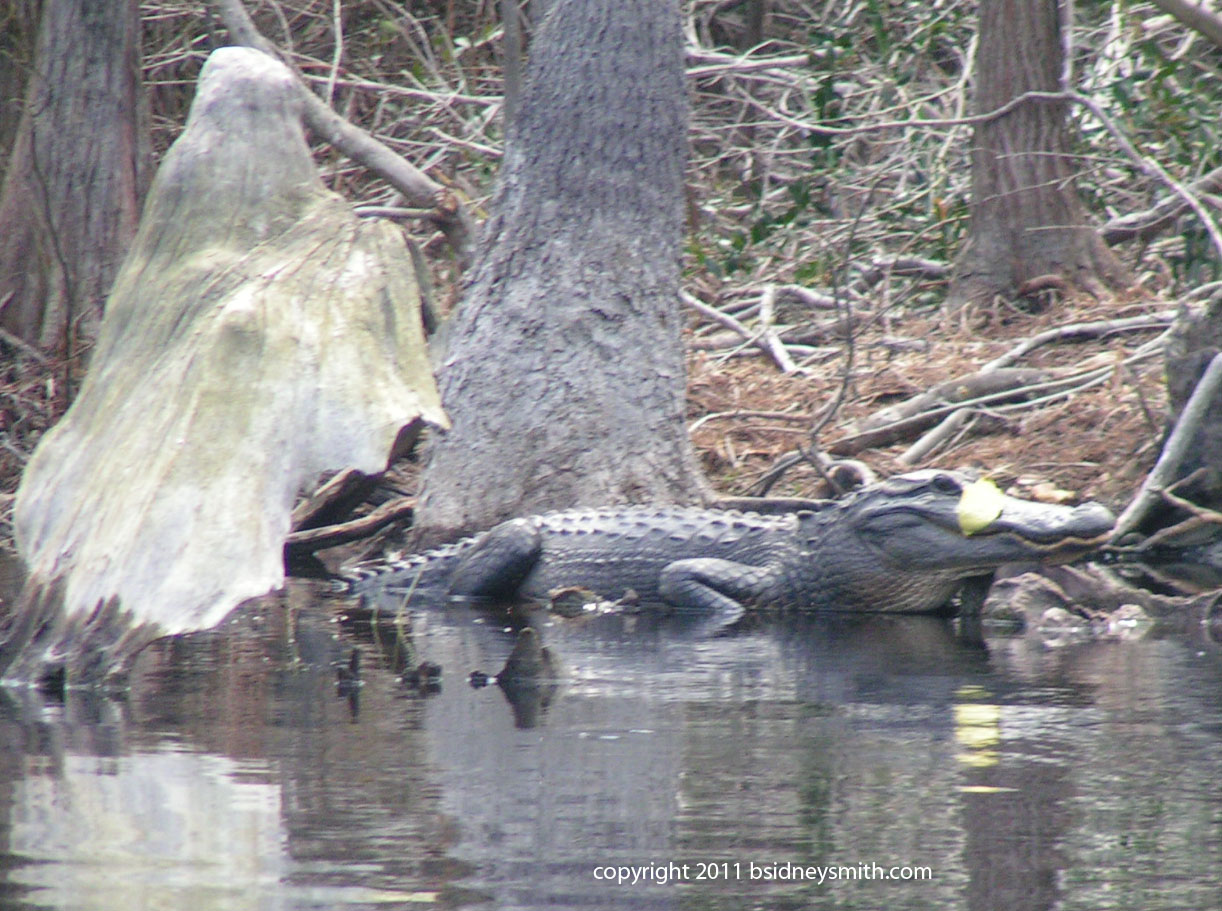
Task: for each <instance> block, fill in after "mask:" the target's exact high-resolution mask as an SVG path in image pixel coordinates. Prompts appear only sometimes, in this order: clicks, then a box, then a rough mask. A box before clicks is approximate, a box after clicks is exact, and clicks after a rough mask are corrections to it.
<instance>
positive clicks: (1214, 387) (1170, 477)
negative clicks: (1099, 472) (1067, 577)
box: [1112, 354, 1222, 541]
mask: <svg viewBox="0 0 1222 911" xmlns="http://www.w3.org/2000/svg"><path fill="white" fill-rule="evenodd" d="M1220 389H1222V354H1215V355H1214V356H1213V360H1211V361H1210V362H1209V367H1207V368H1206V370H1205V374H1204V375H1203V376H1202V377H1201V379H1200V381H1199V382H1198V383H1197V386H1196V389H1194V390H1193V392H1192V396H1191V397H1190V398H1189V399H1188V404H1187V405H1185V406H1184V410H1183V412H1182V413H1181V414H1180V419H1179V420H1178V421H1177V422H1176V424H1175V429H1174V430H1173V431H1172V432H1171V436H1169V437H1168V438H1167V442H1166V444H1165V445H1164V446H1163V451H1162V454H1161V455H1160V456H1159V457H1158V461H1157V462H1156V463H1155V465H1154V469H1153V470H1152V471H1151V472H1150V473H1149V474H1148V475H1146V479H1145V481H1144V482H1142V485H1141V489H1140V490H1139V491H1138V492H1137V496H1136V497H1134V498H1133V501H1132V502H1131V503H1130V504H1129V505H1128V507H1127V508H1126V509H1125V511H1124V512H1122V513H1121V514H1120V518H1119V519H1117V520H1116V529H1115V531H1113V532H1112V540H1113V541H1119V540H1120V539H1121V538H1123V537H1124V536H1125V535H1127V534H1128V533H1129V532H1131V531H1133V530H1135V529H1136V528H1137V527H1138V526H1139V525H1140V524H1141V521H1142V520H1143V519H1144V518H1145V517H1146V514H1147V513H1148V512H1149V511H1150V509H1151V508H1152V507H1153V506H1154V505H1155V504H1156V503H1158V502H1160V501H1161V500H1162V493H1161V492H1162V491H1163V490H1164V489H1166V488H1167V487H1169V486H1170V485H1171V484H1172V483H1173V482H1174V481H1175V479H1176V475H1177V473H1178V471H1179V468H1180V465H1181V464H1182V463H1183V461H1184V457H1185V456H1186V455H1187V454H1188V448H1189V446H1190V445H1191V444H1192V442H1193V440H1194V439H1195V438H1196V435H1197V430H1198V429H1199V428H1200V426H1201V421H1202V420H1203V419H1204V417H1205V413H1206V412H1207V411H1208V410H1209V407H1210V405H1212V404H1213V403H1214V402H1215V401H1216V400H1217V398H1218V392H1219V390H1220Z"/></svg>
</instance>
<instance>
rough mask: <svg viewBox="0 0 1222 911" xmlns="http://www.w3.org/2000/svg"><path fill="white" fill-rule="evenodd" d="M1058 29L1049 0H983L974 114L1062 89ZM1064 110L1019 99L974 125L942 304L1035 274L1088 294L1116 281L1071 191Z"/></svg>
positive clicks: (1113, 266)
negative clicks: (959, 230) (960, 229)
mask: <svg viewBox="0 0 1222 911" xmlns="http://www.w3.org/2000/svg"><path fill="white" fill-rule="evenodd" d="M1062 2H1067V0H1062ZM1062 31H1063V30H1062V23H1061V16H1060V10H1059V9H1058V0H991V2H989V3H982V4H981V5H980V41H979V45H978V47H977V51H976V73H977V82H976V101H975V106H976V111H977V113H979V114H985V113H988V112H989V111H993V110H996V109H998V108H1000V107H1001V106H1002V105H1004V104H1006V103H1008V102H1010V101H1012V100H1013V99H1014V98H1016V97H1018V96H1020V95H1022V94H1023V93H1025V92H1037V91H1038V92H1057V91H1060V90H1062V89H1063V88H1064V86H1062V84H1061V82H1062V75H1063V67H1064V60H1065V50H1064V47H1063V45H1062ZM1067 108H1068V102H1064V101H1048V100H1028V101H1025V102H1023V103H1022V104H1020V105H1018V106H1017V107H1016V108H1014V109H1013V110H1011V111H1009V112H1008V113H1006V114H1003V115H1002V116H1000V117H995V118H993V119H991V120H987V121H984V122H982V123H980V124H978V125H977V127H976V130H975V140H974V144H973V149H972V207H971V229H970V236H969V238H968V240H967V243H966V244H965V246H964V248H963V250H962V251H961V253H960V255H959V259H958V262H957V263H956V266H955V275H954V278H953V281H952V285H951V291H950V295H949V298H948V304H949V306H950V307H951V309H957V308H959V307H961V306H964V305H967V304H975V303H983V302H988V301H991V300H992V299H993V296H994V295H997V294H1002V295H1007V296H1011V295H1013V294H1014V293H1015V292H1016V291H1017V289H1018V288H1019V287H1020V286H1021V285H1023V283H1024V282H1027V281H1029V280H1031V279H1033V278H1036V277H1039V276H1044V275H1058V276H1060V277H1061V278H1062V279H1063V280H1064V281H1065V282H1066V283H1067V284H1068V285H1069V286H1073V287H1078V288H1083V289H1086V290H1089V291H1095V290H1098V289H1099V288H1100V287H1102V286H1108V287H1117V286H1120V285H1123V284H1124V283H1125V281H1126V278H1127V276H1126V275H1125V270H1124V269H1123V267H1122V266H1121V265H1120V263H1119V262H1118V261H1117V260H1116V258H1115V257H1114V256H1113V255H1112V253H1111V251H1110V250H1108V248H1107V246H1106V245H1105V244H1104V243H1103V241H1102V240H1101V239H1100V237H1099V235H1098V234H1097V233H1096V231H1095V230H1094V228H1092V227H1091V226H1090V225H1089V224H1088V223H1087V220H1086V212H1085V209H1084V208H1083V205H1082V202H1081V199H1080V198H1079V197H1078V194H1077V190H1076V187H1075V180H1074V176H1075V168H1074V162H1073V159H1072V158H1071V157H1070V154H1069V150H1070V143H1069V133H1068V127H1067V124H1066V114H1067Z"/></svg>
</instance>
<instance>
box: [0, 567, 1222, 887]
mask: <svg viewBox="0 0 1222 911" xmlns="http://www.w3.org/2000/svg"><path fill="white" fill-rule="evenodd" d="M531 622H532V623H533V627H532V629H533V631H532V632H529V633H526V634H523V633H522V632H521V630H520V628H519V625H515V624H511V623H510V621H509V620H508V619H507V618H506V617H504V616H501V615H499V614H490V613H488V612H484V611H476V610H469V609H462V608H447V609H444V610H436V611H432V610H425V611H420V612H417V613H415V614H414V615H413V617H412V621H411V625H410V629H409V628H407V627H402V626H401V627H398V628H395V627H392V626H382V627H377V628H374V627H369V626H365V627H360V626H355V625H354V626H350V627H348V628H346V629H344V630H341V629H340V627H339V626H338V625H337V624H335V623H331V622H328V620H327V615H326V610H325V609H324V608H323V607H320V605H319V604H318V602H317V601H316V599H315V598H314V597H313V596H312V595H311V594H310V593H309V591H308V590H306V589H299V590H294V591H293V592H292V593H291V596H290V598H289V599H288V601H287V603H286V604H273V605H268V606H265V607H264V608H262V609H260V610H257V611H248V612H245V613H244V614H243V615H242V616H241V617H240V618H239V619H238V620H237V621H235V622H234V623H232V624H230V625H229V626H228V627H227V628H225V629H223V630H221V631H219V632H217V633H212V634H207V635H200V636H192V637H187V638H184V639H180V640H176V641H172V642H164V643H158V644H157V645H156V646H155V647H153V648H152V649H150V650H149V652H148V654H147V655H146V656H145V657H144V658H143V659H142V660H141V663H140V665H139V666H138V668H137V671H136V673H135V674H134V675H133V689H132V692H131V695H130V697H129V698H128V699H127V700H126V701H123V702H115V701H108V700H105V699H95V698H90V697H88V696H83V695H80V694H75V693H74V694H71V695H70V697H69V699H68V702H67V703H66V704H55V703H51V704H48V703H45V702H44V701H42V700H41V699H40V698H38V697H37V696H36V695H34V694H31V693H27V692H24V691H22V692H16V693H8V694H7V695H6V696H5V697H3V706H2V707H0V907H2V908H5V909H8V908H30V907H49V908H63V909H74V911H76V909H90V908H93V909H134V908H159V907H173V908H176V909H177V908H182V909H192V908H214V907H215V908H222V907H223V908H260V909H262V908H286V909H297V908H334V907H345V908H354V907H357V908H363V907H371V908H372V907H380V908H387V907H390V908H419V907H429V906H437V905H444V906H450V907H453V906H461V905H467V904H472V905H474V904H477V903H480V902H485V901H486V902H487V905H486V906H488V907H497V908H541V907H583V908H619V907H635V908H680V907H692V908H727V909H729V908H743V907H752V906H755V907H768V908H782V909H783V908H807V907H816V908H820V907H822V908H848V909H852V908H879V907H887V908H900V909H903V908H914V909H915V908H964V909H1040V908H1052V907H1058V908H1117V909H1119V908H1143V909H1159V908H1168V909H1170V908H1184V907H1218V906H1222V890H1220V887H1219V885H1218V877H1217V874H1216V870H1217V869H1220V868H1222V800H1220V799H1219V797H1218V794H1217V782H1218V781H1219V780H1222V709H1220V707H1219V701H1218V695H1219V694H1220V693H1222V686H1220V684H1222V659H1220V657H1219V652H1218V647H1217V645H1216V644H1215V643H1213V642H1212V640H1210V639H1208V638H1207V637H1205V636H1204V635H1202V634H1201V629H1202V628H1201V626H1200V624H1199V623H1198V624H1195V625H1194V624H1193V623H1191V622H1187V623H1186V625H1185V629H1184V630H1183V631H1182V632H1180V633H1177V634H1175V635H1171V636H1168V637H1166V638H1156V637H1155V638H1150V639H1147V640H1144V641H1140V642H1135V643H1117V642H1106V643H1105V642H1093V643H1092V642H1087V643H1078V644H1074V645H1071V646H1069V647H1066V648H1060V649H1052V648H1048V647H1046V646H1044V645H1043V644H1041V643H1040V642H1038V641H1036V640H1033V639H1029V638H1025V637H1014V638H1004V637H990V638H989V639H988V641H987V644H986V645H985V647H981V646H980V645H979V644H978V643H973V642H970V641H967V640H965V639H963V638H961V637H959V636H957V635H956V632H955V630H954V628H953V627H952V626H951V625H950V624H949V623H947V622H945V621H941V620H936V619H930V618H901V617H883V616H880V617H845V616H823V617H793V618H773V619H770V620H766V621H762V622H761V623H759V624H758V625H757V626H756V627H755V628H754V629H748V630H745V631H743V632H740V633H738V634H735V635H730V636H724V637H715V638H709V637H707V636H704V635H702V634H701V633H700V631H699V629H694V628H692V627H691V626H690V625H687V624H685V623H684V622H683V620H682V619H677V620H676V619H667V620H658V619H656V618H651V617H649V616H648V615H644V616H614V615H611V616H594V617H588V618H579V619H577V620H568V621H552V620H548V619H545V618H538V617H536V618H534V619H533V620H532V621H531ZM542 646H546V648H547V649H548V650H549V653H550V659H549V660H547V661H544V660H542V658H541V653H540V648H541V647H542ZM354 648H356V649H359V651H360V654H361V655H362V656H363V657H364V660H363V661H362V662H361V666H360V668H359V671H355V672H353V673H346V672H344V671H343V668H345V667H350V660H351V655H352V652H353V649H354ZM515 648H516V649H517V651H516V653H515ZM511 656H513V660H512V661H511V660H510V659H511ZM507 662H508V665H509V670H510V671H513V673H504V671H505V668H506V664H507ZM430 665H435V666H438V667H439V668H440V671H441V677H440V683H439V684H438V681H437V679H436V677H435V676H432V674H431V672H430V671H429V670H428V667H429V666H430ZM422 667H423V668H424V669H423V670H422ZM337 668H339V669H340V670H339V674H338V682H339V685H338V686H337ZM473 670H480V671H482V672H484V673H486V674H488V675H489V676H491V675H494V674H497V673H498V672H501V673H502V676H503V678H504V679H503V680H502V682H501V683H502V685H500V686H487V687H484V688H473V687H472V686H470V685H469V684H468V682H467V678H468V675H469V673H470V672H471V671H473ZM354 674H356V675H357V676H359V685H353V684H352V679H353V675H354ZM405 675H406V676H407V677H409V678H410V680H411V682H410V684H407V683H404V682H403V681H402V679H401V678H402V677H403V676H405ZM922 871H925V872H924V873H922ZM676 874H678V878H679V879H681V880H682V881H676ZM888 875H893V876H896V877H898V876H913V877H917V878H913V879H896V878H892V879H889V878H884V877H886V876H888ZM820 876H822V877H823V878H822V881H820V879H819V877H820ZM811 877H813V878H811ZM621 878H622V879H625V881H623V882H616V881H615V880H616V879H621ZM634 879H635V882H634V881H633V880H634Z"/></svg>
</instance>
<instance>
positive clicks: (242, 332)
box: [0, 48, 445, 684]
mask: <svg viewBox="0 0 1222 911" xmlns="http://www.w3.org/2000/svg"><path fill="white" fill-rule="evenodd" d="M424 422H431V423H434V424H440V425H443V424H444V423H445V415H444V414H443V412H442V410H441V407H440V403H439V401H438V396H437V391H436V388H435V387H434V385H433V378H432V373H431V371H430V369H429V365H428V356H427V352H426V348H425V343H424V338H423V332H422V329H421V321H420V310H419V295H418V291H417V285H416V281H415V277H414V273H413V270H412V267H411V258H410V256H409V255H408V252H407V250H406V249H405V246H404V242H403V237H402V235H401V234H400V232H399V231H398V229H397V228H394V227H393V226H391V225H389V224H387V223H385V222H380V221H377V220H368V219H364V220H363V219H359V218H357V217H356V215H355V214H354V213H353V212H352V210H351V207H350V206H349V205H348V204H347V203H346V202H345V201H344V200H343V199H342V198H340V197H339V196H337V195H335V194H334V193H331V192H330V191H328V190H327V189H326V188H325V187H324V186H323V184H322V182H321V181H320V180H319V178H318V176H317V173H316V171H315V167H314V163H313V161H312V159H311V157H310V152H309V148H308V147H307V145H306V142H305V137H304V134H303V132H302V126H301V101H300V95H299V93H298V91H297V89H296V87H295V85H294V83H293V80H292V77H291V76H290V74H289V72H288V70H287V69H286V68H285V67H284V66H283V65H282V64H280V63H277V62H276V61H274V60H272V59H271V58H270V57H267V56H266V55H264V54H262V53H259V52H258V51H254V50H250V49H246V48H222V49H220V50H218V51H216V52H215V53H213V55H212V56H211V57H210V58H209V60H208V62H207V64H206V65H205V67H204V69H203V71H202V72H201V74H200V82H199V87H198V90H197V93H196V97H195V101H194V103H193V105H192V108H191V112H190V116H189V117H188V120H187V126H186V129H185V131H184V132H183V134H182V136H181V137H180V138H179V139H178V141H177V142H176V143H175V144H174V146H173V147H172V148H171V149H170V150H169V152H167V154H166V156H165V159H164V161H163V162H162V165H161V168H160V170H159V171H158V174H157V177H156V179H155V180H154V183H153V186H152V188H151V190H150V195H149V199H148V203H147V205H146V208H145V212H144V216H143V218H142V220H141V224H140V229H139V231H138V233H137V236H136V239H135V241H134V243H133V246H132V250H131V252H130V253H129V255H128V258H127V260H126V261H125V262H124V264H123V267H122V269H121V270H120V273H119V276H118V278H117V280H116V282H115V286H114V290H113V291H112V293H111V296H110V298H109V300H108V301H107V306H106V313H105V317H104V320H103V323H102V326H101V331H100V335H99V339H98V344H97V348H96V349H95V352H94V356H93V361H92V363H91V365H90V369H89V372H88V374H87V375H86V378H85V382H84V385H83V387H82V389H81V392H80V395H79V396H78V397H77V399H76V401H75V403H74V404H73V405H72V408H71V409H70V410H69V411H68V413H67V414H66V415H65V416H64V418H63V420H61V421H60V423H59V424H58V425H57V426H56V427H55V428H53V429H52V430H51V431H50V432H48V433H47V434H46V436H45V437H44V438H43V439H42V441H41V442H40V444H39V446H38V448H37V449H36V450H35V452H34V454H33V456H32V457H31V459H30V461H29V463H28V465H27V466H26V470H25V473H24V475H23V478H22V482H21V486H20V488H19V489H18V493H17V500H16V505H15V512H14V530H15V537H16V541H17V545H18V549H19V551H20V554H21V556H22V557H23V559H24V560H25V561H26V564H27V566H28V567H29V570H30V576H29V579H28V581H27V583H26V585H25V588H24V589H23V591H22V593H21V595H20V596H19V598H18V601H17V603H16V604H15V605H14V606H13V607H12V608H10V609H9V610H8V612H7V614H4V615H3V616H0V677H6V678H9V679H18V680H37V679H39V678H42V677H45V676H48V675H62V676H66V678H67V682H68V683H69V684H73V683H95V682H99V681H103V680H116V681H121V679H122V678H123V676H124V674H125V673H126V670H127V667H128V666H129V663H130V661H131V660H132V659H133V658H134V656H135V655H136V653H137V652H138V651H139V649H140V648H142V647H143V646H144V645H145V644H147V642H149V641H151V639H153V638H156V637H158V636H162V635H167V634H173V633H181V632H186V631H189V630H196V629H205V628H208V627H211V626H213V625H215V624H216V623H218V622H219V621H220V620H221V619H223V618H224V617H225V615H226V614H228V613H229V611H230V610H231V609H232V608H233V607H235V606H236V605H237V604H238V603H239V602H241V601H243V600H245V599H247V598H250V597H253V596H257V595H261V594H263V593H265V592H267V591H269V590H271V589H274V588H276V587H278V586H279V585H280V584H281V582H282V581H283V577H284V565H283V545H284V541H285V536H286V535H287V534H288V533H289V528H290V514H291V511H292V507H293V503H294V500H295V499H296V496H297V493H298V490H299V489H300V488H301V487H303V486H306V485H312V484H313V483H314V482H315V480H316V479H317V478H318V476H319V475H320V474H322V473H323V472H326V471H335V470H342V469H344V468H353V469H355V470H356V471H358V472H362V473H364V474H374V473H377V472H380V471H383V470H385V468H386V465H387V463H388V460H389V459H390V458H391V456H392V455H394V454H395V451H396V450H397V449H399V448H402V447H403V446H405V445H407V443H408V442H409V441H410V440H411V438H412V437H413V436H414V435H415V434H416V433H417V432H418V431H419V429H420V427H421V425H422V423H424Z"/></svg>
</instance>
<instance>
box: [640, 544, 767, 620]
mask: <svg viewBox="0 0 1222 911" xmlns="http://www.w3.org/2000/svg"><path fill="white" fill-rule="evenodd" d="M772 572H773V571H772V570H771V569H769V568H767V567H760V566H752V565H750V564H749V563H735V562H734V561H733V560H718V559H715V558H713V557H696V558H692V559H690V560H676V561H675V562H674V563H668V564H667V565H666V566H664V567H663V568H662V572H661V573H660V574H659V576H658V594H660V595H661V596H662V598H663V600H664V601H666V602H667V603H668V604H673V605H675V606H676V607H697V608H700V609H702V610H708V611H712V612H713V614H714V617H715V620H716V622H717V625H718V626H722V627H725V626H730V625H731V624H733V623H735V622H737V621H738V620H739V618H741V617H742V615H743V613H744V611H745V606H744V602H746V601H754V600H757V599H759V598H761V597H763V596H764V595H765V594H766V593H767V591H768V588H769V584H770V582H771V581H772V580H771V575H772Z"/></svg>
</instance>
